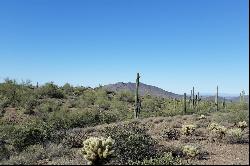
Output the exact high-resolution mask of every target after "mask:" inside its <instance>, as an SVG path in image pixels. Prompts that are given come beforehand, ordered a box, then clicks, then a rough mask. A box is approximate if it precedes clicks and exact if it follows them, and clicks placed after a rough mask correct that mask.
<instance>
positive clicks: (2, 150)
mask: <svg viewBox="0 0 250 166" xmlns="http://www.w3.org/2000/svg"><path fill="white" fill-rule="evenodd" d="M10 155H11V152H10V150H9V149H8V147H7V146H6V142H5V141H4V140H1V139H0V161H1V160H3V159H8V158H9V157H10Z"/></svg>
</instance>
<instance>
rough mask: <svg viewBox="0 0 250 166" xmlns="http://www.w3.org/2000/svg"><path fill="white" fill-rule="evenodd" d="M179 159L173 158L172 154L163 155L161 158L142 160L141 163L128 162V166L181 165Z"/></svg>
mask: <svg viewBox="0 0 250 166" xmlns="http://www.w3.org/2000/svg"><path fill="white" fill-rule="evenodd" d="M181 163H182V162H181V159H180V158H179V157H173V155H172V153H171V152H169V153H164V154H163V155H162V157H158V158H151V159H144V160H143V161H136V162H130V163H129V165H181Z"/></svg>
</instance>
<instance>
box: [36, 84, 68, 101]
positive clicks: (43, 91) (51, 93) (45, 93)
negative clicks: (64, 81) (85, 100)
mask: <svg viewBox="0 0 250 166" xmlns="http://www.w3.org/2000/svg"><path fill="white" fill-rule="evenodd" d="M38 94H39V95H40V96H41V97H50V98H57V99H62V98H64V95H63V92H62V90H61V89H59V88H58V86H57V85H55V84H54V83H53V82H51V83H46V84H45V85H44V86H42V87H40V88H39V91H38Z"/></svg>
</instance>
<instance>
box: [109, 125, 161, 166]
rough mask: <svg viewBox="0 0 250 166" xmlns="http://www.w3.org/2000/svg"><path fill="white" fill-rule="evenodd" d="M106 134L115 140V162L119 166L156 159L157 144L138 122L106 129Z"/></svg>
mask: <svg viewBox="0 0 250 166" xmlns="http://www.w3.org/2000/svg"><path fill="white" fill-rule="evenodd" d="M104 133H105V135H106V136H107V137H109V136H110V137H112V138H113V139H114V140H115V144H114V151H115V152H114V155H115V158H114V160H115V161H116V162H117V163H119V164H128V161H129V160H131V161H134V162H135V161H142V160H144V159H149V158H150V157H155V155H156V147H155V145H156V142H155V141H154V140H153V139H152V138H151V136H150V135H148V134H147V133H146V130H145V129H144V128H142V127H140V125H138V124H137V123H136V122H132V123H127V124H120V125H114V126H109V127H106V128H105V130H104Z"/></svg>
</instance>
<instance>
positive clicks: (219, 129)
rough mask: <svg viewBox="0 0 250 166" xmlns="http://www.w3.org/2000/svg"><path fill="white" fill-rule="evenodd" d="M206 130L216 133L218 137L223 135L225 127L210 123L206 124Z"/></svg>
mask: <svg viewBox="0 0 250 166" xmlns="http://www.w3.org/2000/svg"><path fill="white" fill-rule="evenodd" d="M208 130H210V131H211V132H213V133H215V134H218V135H219V137H220V138H222V137H223V136H225V134H226V131H227V128H226V127H224V126H220V125H219V124H217V123H211V124H210V125H209V126H208Z"/></svg>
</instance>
